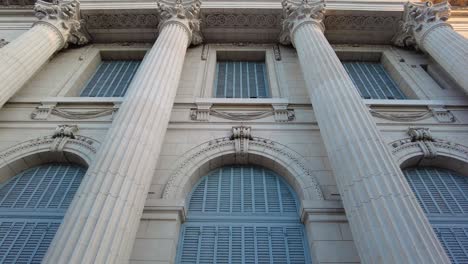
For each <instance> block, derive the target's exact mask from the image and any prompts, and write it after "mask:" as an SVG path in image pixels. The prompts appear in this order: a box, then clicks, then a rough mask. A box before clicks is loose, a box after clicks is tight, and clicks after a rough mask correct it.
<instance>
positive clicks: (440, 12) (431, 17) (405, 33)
mask: <svg viewBox="0 0 468 264" xmlns="http://www.w3.org/2000/svg"><path fill="white" fill-rule="evenodd" d="M449 16H450V4H449V3H448V1H446V2H442V3H438V4H432V3H431V2H429V1H428V2H423V3H419V2H408V3H406V4H405V7H404V13H403V19H402V20H401V21H400V25H399V30H398V32H397V34H396V35H395V36H394V38H393V43H394V44H395V45H396V46H400V47H415V48H416V49H421V50H424V44H423V42H424V38H425V37H426V35H427V33H428V32H429V31H430V30H432V29H434V28H436V27H439V26H449V27H450V25H449V24H448V23H446V21H447V20H448V18H449Z"/></svg>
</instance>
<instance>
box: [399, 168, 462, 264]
mask: <svg viewBox="0 0 468 264" xmlns="http://www.w3.org/2000/svg"><path fill="white" fill-rule="evenodd" d="M404 173H405V176H406V179H407V180H408V183H409V185H410V187H411V189H412V190H413V192H414V194H415V196H416V198H417V199H418V202H419V204H420V205H421V207H422V209H423V210H424V212H425V213H426V215H427V217H428V219H429V222H431V224H432V227H433V228H434V231H435V233H436V234H437V237H438V238H439V240H440V242H441V244H442V246H443V247H444V249H445V251H446V252H447V255H448V256H449V257H450V259H451V261H452V263H468V180H467V177H463V176H460V175H458V174H457V173H456V172H454V171H450V170H445V169H438V168H430V167H417V168H410V169H405V170H404Z"/></svg>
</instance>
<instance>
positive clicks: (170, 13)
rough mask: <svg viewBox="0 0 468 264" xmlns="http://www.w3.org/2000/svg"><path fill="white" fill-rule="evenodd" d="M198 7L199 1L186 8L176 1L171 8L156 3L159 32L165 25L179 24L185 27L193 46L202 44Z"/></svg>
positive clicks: (178, 0)
mask: <svg viewBox="0 0 468 264" xmlns="http://www.w3.org/2000/svg"><path fill="white" fill-rule="evenodd" d="M200 6H201V1H200V0H195V1H193V2H191V3H189V6H188V7H186V6H185V5H184V4H183V3H182V0H176V2H175V4H174V5H173V6H169V5H167V4H164V3H161V2H159V1H158V13H159V19H160V23H159V30H161V29H162V27H163V26H164V25H166V24H167V23H179V24H182V25H184V26H185V28H186V30H187V33H188V34H189V39H190V42H191V43H192V44H193V45H198V44H200V43H202V41H203V37H202V35H201V31H200Z"/></svg>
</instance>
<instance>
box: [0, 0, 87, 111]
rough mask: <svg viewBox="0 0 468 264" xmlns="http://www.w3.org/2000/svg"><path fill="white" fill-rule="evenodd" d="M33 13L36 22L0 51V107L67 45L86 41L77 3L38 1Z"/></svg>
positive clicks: (75, 0) (74, 0)
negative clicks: (36, 18) (36, 19)
mask: <svg viewBox="0 0 468 264" xmlns="http://www.w3.org/2000/svg"><path fill="white" fill-rule="evenodd" d="M34 10H35V12H36V16H37V17H39V21H38V22H36V23H34V25H33V27H32V28H31V29H30V30H28V31H27V32H26V33H24V34H22V35H21V36H19V37H18V38H17V39H15V40H13V41H12V42H11V43H9V44H7V45H5V46H4V47H3V48H1V49H0V80H1V82H0V107H2V106H3V105H4V104H5V103H6V102H7V101H8V100H9V99H10V97H11V96H13V95H14V94H15V93H16V92H17V91H18V90H19V89H21V87H23V85H24V84H25V83H26V82H27V81H28V80H29V79H30V78H31V77H32V76H33V75H34V74H35V73H36V72H37V71H38V70H39V68H41V67H42V65H44V63H46V62H47V60H49V58H50V57H51V56H52V55H53V54H54V53H55V52H57V51H58V50H60V49H62V48H64V47H66V46H67V44H68V42H72V43H74V44H84V43H86V42H87V41H88V39H87V37H86V36H85V35H84V34H83V33H82V32H80V21H79V2H78V1H77V0H73V1H62V2H60V3H58V4H52V3H48V2H44V1H40V0H39V1H37V3H36V5H35V7H34Z"/></svg>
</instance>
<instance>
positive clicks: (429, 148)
mask: <svg viewBox="0 0 468 264" xmlns="http://www.w3.org/2000/svg"><path fill="white" fill-rule="evenodd" d="M407 133H408V135H409V138H404V139H400V140H397V141H394V142H392V143H391V146H392V147H393V150H392V153H393V154H394V155H396V156H402V155H401V154H399V153H403V152H405V151H406V152H410V153H411V152H414V150H412V151H411V149H416V151H418V152H419V153H421V154H422V157H423V158H424V159H434V158H436V157H437V156H438V155H439V152H448V153H451V154H453V153H455V152H462V155H461V156H467V154H468V152H467V150H466V147H462V146H461V145H457V144H453V143H451V142H448V141H445V140H440V139H436V138H435V137H434V136H433V135H432V133H431V131H430V130H429V128H423V127H417V128H409V129H408V132H407ZM454 150H456V151H454Z"/></svg>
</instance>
